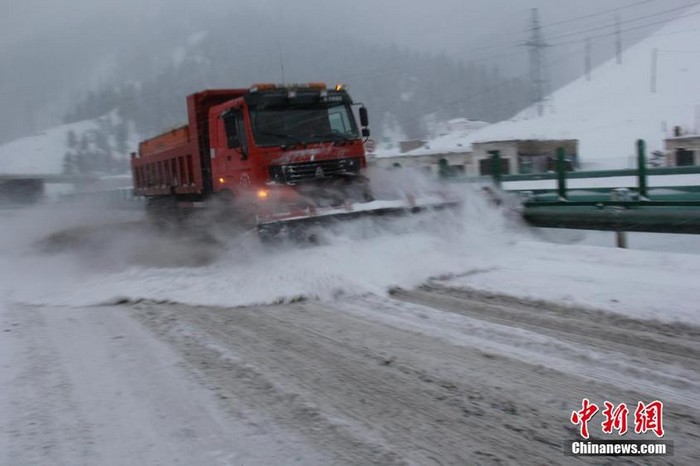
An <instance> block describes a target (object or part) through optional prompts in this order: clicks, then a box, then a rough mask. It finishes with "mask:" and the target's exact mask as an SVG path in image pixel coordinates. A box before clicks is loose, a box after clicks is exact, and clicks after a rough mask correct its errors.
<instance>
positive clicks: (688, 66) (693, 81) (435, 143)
mask: <svg viewBox="0 0 700 466" xmlns="http://www.w3.org/2000/svg"><path fill="white" fill-rule="evenodd" d="M698 44H700V6H698V7H695V8H693V9H689V10H688V11H687V12H686V13H685V14H684V15H683V16H682V17H680V18H679V19H676V20H675V21H673V22H670V23H668V24H667V25H665V26H664V27H663V28H661V29H660V30H658V31H657V32H655V33H654V34H652V35H650V36H649V37H648V38H646V39H645V40H643V41H641V42H639V43H638V44H636V45H634V46H632V47H630V48H629V49H628V50H626V51H625V52H624V53H623V55H622V63H621V64H618V63H617V61H616V59H615V58H613V59H611V60H610V61H608V62H606V63H604V64H602V65H601V66H599V67H598V68H596V69H594V70H593V71H592V72H591V73H590V76H589V77H587V76H582V77H580V78H578V79H577V80H575V81H573V82H571V83H570V84H568V85H566V86H564V87H563V88H561V89H559V90H557V91H555V92H554V93H552V94H551V95H549V96H548V97H547V99H546V102H545V105H544V108H543V109H542V110H543V112H542V115H541V116H540V115H538V109H537V108H536V107H535V106H533V107H530V108H527V109H525V110H523V111H522V112H520V113H518V114H517V115H515V116H514V117H513V118H511V119H510V120H506V121H502V122H499V123H496V124H493V125H489V126H487V127H485V128H483V129H480V130H477V131H474V132H469V133H465V132H464V131H460V130H455V131H451V132H450V133H449V134H445V135H442V136H439V137H437V138H434V139H432V140H430V141H428V142H427V143H426V145H425V146H424V147H423V148H420V149H416V150H414V151H411V153H410V154H411V155H419V154H429V153H450V152H453V153H454V152H465V151H469V150H471V144H472V143H473V142H483V141H499V140H509V139H578V140H579V155H580V157H581V160H582V164H583V167H584V168H590V169H595V168H629V167H633V166H634V164H635V163H636V162H635V158H634V154H635V141H636V140H637V139H640V138H641V139H644V140H645V141H646V142H647V147H648V150H649V151H650V152H651V151H654V150H662V149H663V140H664V139H665V138H666V137H669V136H671V135H672V132H673V128H674V127H676V126H678V127H680V128H681V131H682V133H684V134H694V133H698V132H700V93H699V92H698V83H699V82H700V60H699V59H700V46H699V45H698ZM389 155H398V149H394V150H389V151H386V150H384V151H382V150H380V151H379V153H378V154H377V156H379V157H381V156H389Z"/></svg>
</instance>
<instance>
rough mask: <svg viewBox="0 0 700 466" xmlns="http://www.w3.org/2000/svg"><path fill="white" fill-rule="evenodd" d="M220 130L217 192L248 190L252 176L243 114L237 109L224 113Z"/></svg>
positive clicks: (217, 155)
mask: <svg viewBox="0 0 700 466" xmlns="http://www.w3.org/2000/svg"><path fill="white" fill-rule="evenodd" d="M218 130H219V138H218V140H219V141H220V143H219V147H218V148H217V153H216V159H217V160H216V166H217V168H218V172H219V175H218V180H217V181H218V184H217V191H219V190H221V189H231V190H232V191H233V192H234V193H237V192H240V191H241V190H245V189H247V188H248V186H249V185H250V184H251V176H252V174H251V168H252V165H251V161H250V154H249V147H248V140H247V138H246V134H245V126H244V122H243V113H242V112H241V111H240V110H237V109H230V110H227V111H226V112H224V113H223V114H222V115H221V119H220V123H219V125H218ZM222 180H223V181H222Z"/></svg>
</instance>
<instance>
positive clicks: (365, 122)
mask: <svg viewBox="0 0 700 466" xmlns="http://www.w3.org/2000/svg"><path fill="white" fill-rule="evenodd" d="M360 126H363V127H367V126H369V117H368V116H367V109H366V108H365V107H360Z"/></svg>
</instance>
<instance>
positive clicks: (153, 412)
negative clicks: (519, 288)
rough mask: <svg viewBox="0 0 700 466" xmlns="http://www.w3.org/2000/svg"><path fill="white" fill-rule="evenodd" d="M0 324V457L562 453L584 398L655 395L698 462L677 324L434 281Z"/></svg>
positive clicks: (696, 379) (25, 309) (330, 460)
mask: <svg viewBox="0 0 700 466" xmlns="http://www.w3.org/2000/svg"><path fill="white" fill-rule="evenodd" d="M1 325H2V330H3V332H4V333H3V339H2V342H3V343H2V346H1V347H0V349H1V350H2V351H0V354H1V355H2V360H1V362H0V364H1V366H2V372H3V376H2V379H1V380H0V381H1V383H2V390H3V397H2V398H0V400H1V401H2V412H3V413H4V415H3V420H2V436H1V437H0V438H1V439H2V444H0V450H1V451H3V455H4V456H3V459H2V461H1V462H2V464H109V465H111V464H293V463H298V464H508V463H512V464H523V460H525V463H529V464H557V463H567V464H574V463H575V461H574V458H570V457H564V455H563V452H562V442H563V441H564V440H567V439H574V438H575V437H576V435H578V433H577V429H576V427H575V426H574V425H573V424H571V423H570V422H569V420H568V418H569V416H570V413H571V411H572V410H575V409H578V407H579V405H580V401H581V399H582V398H584V397H586V398H589V399H591V400H596V401H598V402H599V403H602V400H611V401H614V402H615V403H619V402H626V403H628V404H630V405H633V404H635V403H636V402H637V401H639V400H646V401H648V400H651V399H662V400H663V401H664V402H665V409H666V411H665V420H664V424H665V427H666V438H667V439H669V440H673V441H674V443H675V456H674V457H669V458H667V459H666V460H667V463H668V464H697V463H698V461H700V447H699V446H698V443H697V437H698V435H699V434H700V432H699V431H698V422H699V421H700V412H699V411H698V409H697V406H698V404H699V402H700V392H698V390H697V387H698V386H699V383H700V343H699V341H700V338H699V337H700V328H698V327H696V326H692V325H686V324H662V323H655V322H649V321H640V320H635V319H622V318H620V317H619V316H614V315H610V314H605V313H597V312H591V311H589V310H584V309H572V308H566V309H564V308H561V307H558V306H556V305H545V304H544V303H541V302H540V303H532V302H526V301H522V300H515V299H512V298H507V297H503V296H497V295H493V294H482V293H475V292H465V291H463V290H459V289H451V288H442V287H438V288H435V287H424V288H421V289H417V290H400V289H398V290H395V291H394V292H393V293H392V295H391V296H389V297H380V296H375V295H366V296H359V297H352V298H344V299H340V300H336V301H333V302H321V301H316V300H313V301H301V302H297V303H287V304H278V305H264V306H263V305H261V306H247V307H236V308H225V307H211V306H208V307H205V306H188V305H183V304H178V303H156V302H152V301H140V302H124V303H122V304H119V305H111V306H95V307H85V308H64V307H50V306H44V307H32V306H14V307H12V308H10V309H5V311H4V313H3V315H2V321H1ZM591 430H592V431H593V432H594V435H597V436H599V437H600V436H601V433H600V427H599V426H597V427H593V426H592V427H591ZM647 462H648V459H646V460H643V461H641V462H640V463H639V464H647ZM630 464H635V463H630ZM655 464H665V463H664V461H663V460H662V461H659V462H656V463H655Z"/></svg>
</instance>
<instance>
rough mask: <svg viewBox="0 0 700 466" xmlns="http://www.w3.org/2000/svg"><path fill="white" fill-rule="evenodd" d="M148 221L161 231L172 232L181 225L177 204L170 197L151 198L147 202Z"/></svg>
mask: <svg viewBox="0 0 700 466" xmlns="http://www.w3.org/2000/svg"><path fill="white" fill-rule="evenodd" d="M146 216H147V217H148V220H149V221H150V222H151V223H152V224H153V225H155V226H156V228H158V229H161V230H170V229H174V228H177V226H178V225H179V223H180V222H179V215H178V208H177V202H176V200H175V199H173V198H169V197H150V198H148V199H147V201H146Z"/></svg>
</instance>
